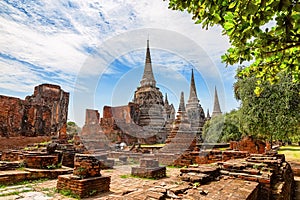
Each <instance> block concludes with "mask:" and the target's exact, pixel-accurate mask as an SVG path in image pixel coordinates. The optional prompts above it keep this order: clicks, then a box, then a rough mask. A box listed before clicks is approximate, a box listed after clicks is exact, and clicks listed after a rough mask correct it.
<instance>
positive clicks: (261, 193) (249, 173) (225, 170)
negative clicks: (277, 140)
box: [180, 153, 294, 200]
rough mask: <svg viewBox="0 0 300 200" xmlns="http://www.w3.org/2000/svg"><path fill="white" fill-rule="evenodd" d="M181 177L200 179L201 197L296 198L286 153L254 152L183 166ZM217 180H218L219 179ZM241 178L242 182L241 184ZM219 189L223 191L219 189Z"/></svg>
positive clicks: (194, 181) (184, 178)
mask: <svg viewBox="0 0 300 200" xmlns="http://www.w3.org/2000/svg"><path fill="white" fill-rule="evenodd" d="M180 171H181V174H180V178H181V179H182V180H183V181H187V182H191V183H196V182H197V183H200V184H201V187H202V192H200V193H196V194H193V197H194V198H195V197H198V198H199V199H202V198H203V199H249V200H271V199H272V200H281V199H292V198H293V193H294V176H293V173H292V169H291V166H290V165H289V164H288V163H287V162H286V161H285V157H284V155H283V154H276V153H271V154H252V155H251V156H249V157H247V158H244V159H233V160H229V161H226V162H217V164H216V165H215V166H205V165H201V166H199V167H189V168H182V169H181V170H180ZM228 180H230V182H237V183H236V184H235V185H236V186H237V187H236V186H233V185H232V186H231V187H227V186H222V187H221V189H220V186H218V185H220V184H219V183H221V182H223V183H224V182H228ZM216 181H217V182H216ZM238 182H240V183H239V184H242V185H239V186H238ZM216 191H219V192H216Z"/></svg>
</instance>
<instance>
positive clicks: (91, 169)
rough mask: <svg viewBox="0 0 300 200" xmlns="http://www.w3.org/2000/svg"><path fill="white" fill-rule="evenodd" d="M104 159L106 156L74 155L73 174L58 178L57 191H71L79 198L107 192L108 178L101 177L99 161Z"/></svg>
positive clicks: (100, 162) (100, 163) (101, 163)
mask: <svg viewBox="0 0 300 200" xmlns="http://www.w3.org/2000/svg"><path fill="white" fill-rule="evenodd" d="M105 158H106V155H87V154H76V155H75V160H74V170H73V174H71V175H61V176H59V177H58V181H57V186H56V187H57V190H58V191H60V190H71V191H72V193H74V194H76V195H78V196H79V197H81V198H82V197H88V196H93V195H97V194H99V193H101V192H108V191H109V187H110V176H102V175H101V167H102V165H103V162H102V161H101V159H105Z"/></svg>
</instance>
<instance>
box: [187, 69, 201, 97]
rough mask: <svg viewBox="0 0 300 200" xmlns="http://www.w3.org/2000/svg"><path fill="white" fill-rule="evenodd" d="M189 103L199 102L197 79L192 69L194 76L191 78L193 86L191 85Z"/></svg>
mask: <svg viewBox="0 0 300 200" xmlns="http://www.w3.org/2000/svg"><path fill="white" fill-rule="evenodd" d="M188 102H197V103H198V102H199V99H198V97H197V91H196V86H195V79H194V70H193V69H192V76H191V85H190V96H189V100H188Z"/></svg>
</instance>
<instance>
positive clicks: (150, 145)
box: [141, 144, 166, 148]
mask: <svg viewBox="0 0 300 200" xmlns="http://www.w3.org/2000/svg"><path fill="white" fill-rule="evenodd" d="M165 145H166V144H141V147H149V148H150V147H164V146H165Z"/></svg>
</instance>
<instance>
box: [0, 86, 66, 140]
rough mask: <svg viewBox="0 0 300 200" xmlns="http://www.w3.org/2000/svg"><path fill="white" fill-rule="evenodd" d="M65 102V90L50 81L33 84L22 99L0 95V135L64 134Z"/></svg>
mask: <svg viewBox="0 0 300 200" xmlns="http://www.w3.org/2000/svg"><path fill="white" fill-rule="evenodd" d="M68 104H69V93H67V92H64V91H63V90H62V89H61V88H60V86H57V85H50V84H42V85H39V86H36V87H35V89H34V94H33V95H32V96H27V97H26V98H25V100H21V99H19V98H14V97H7V96H2V95H0V107H1V112H0V136H3V137H11V136H20V135H23V136H38V135H54V134H57V133H61V134H64V133H65V127H66V122H67V114H68ZM63 132H64V133H63Z"/></svg>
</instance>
